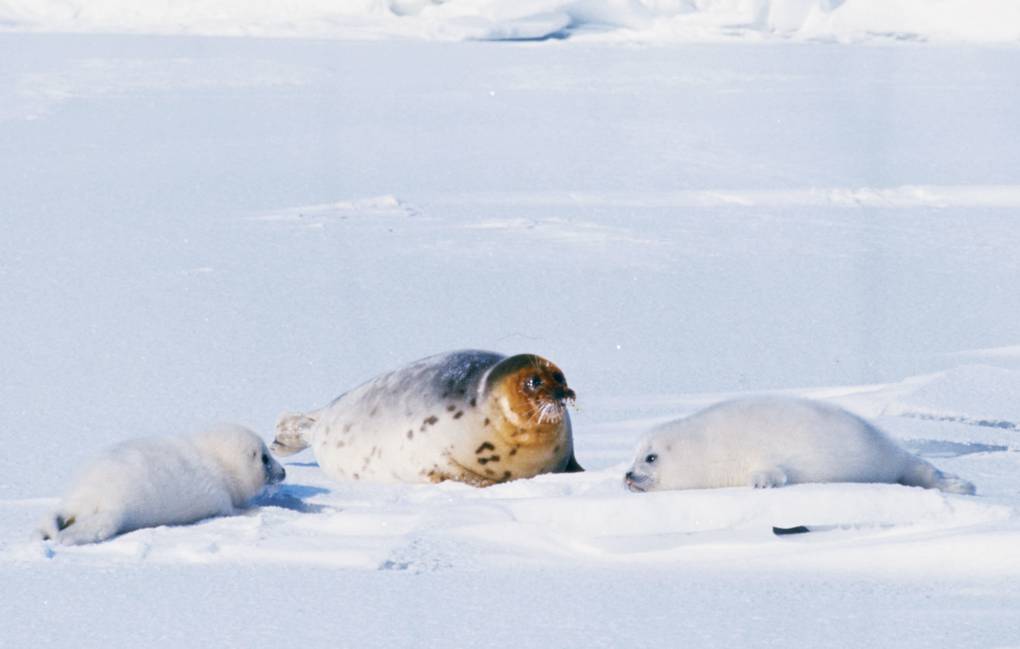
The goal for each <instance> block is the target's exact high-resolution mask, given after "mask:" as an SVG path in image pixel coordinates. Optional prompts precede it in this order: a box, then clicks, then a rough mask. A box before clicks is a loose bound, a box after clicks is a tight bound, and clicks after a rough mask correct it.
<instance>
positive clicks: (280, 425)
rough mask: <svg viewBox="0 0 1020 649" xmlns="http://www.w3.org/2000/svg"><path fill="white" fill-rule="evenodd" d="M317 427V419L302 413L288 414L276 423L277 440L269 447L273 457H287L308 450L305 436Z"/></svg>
mask: <svg viewBox="0 0 1020 649" xmlns="http://www.w3.org/2000/svg"><path fill="white" fill-rule="evenodd" d="M314 425H315V419H312V418H311V417H309V416H307V415H303V414H301V413H294V412H288V413H284V414H283V415H281V416H280V420H279V421H277V422H276V439H275V440H273V444H272V445H271V446H270V447H269V450H271V451H272V452H273V455H278V456H280V457H286V456H287V455H294V454H295V453H297V452H298V451H302V450H304V449H306V448H308V445H309V442H308V440H307V439H306V438H305V434H306V433H307V432H308V431H309V430H311V428H312V426H314Z"/></svg>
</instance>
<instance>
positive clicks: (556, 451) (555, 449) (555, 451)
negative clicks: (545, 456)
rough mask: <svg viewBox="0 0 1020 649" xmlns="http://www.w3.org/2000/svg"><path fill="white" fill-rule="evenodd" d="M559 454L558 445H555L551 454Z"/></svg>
mask: <svg viewBox="0 0 1020 649" xmlns="http://www.w3.org/2000/svg"><path fill="white" fill-rule="evenodd" d="M559 452H560V445H559V444H557V445H556V446H554V447H553V453H559Z"/></svg>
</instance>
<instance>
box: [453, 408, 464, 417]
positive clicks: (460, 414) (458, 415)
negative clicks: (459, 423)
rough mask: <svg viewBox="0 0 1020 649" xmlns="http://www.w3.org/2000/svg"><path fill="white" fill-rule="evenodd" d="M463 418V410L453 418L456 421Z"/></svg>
mask: <svg viewBox="0 0 1020 649" xmlns="http://www.w3.org/2000/svg"><path fill="white" fill-rule="evenodd" d="M463 416H464V411H463V410H458V411H457V412H456V413H454V415H453V418H454V419H460V418H461V417H463Z"/></svg>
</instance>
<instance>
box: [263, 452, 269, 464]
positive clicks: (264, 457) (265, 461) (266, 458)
mask: <svg viewBox="0 0 1020 649" xmlns="http://www.w3.org/2000/svg"><path fill="white" fill-rule="evenodd" d="M262 464H269V456H268V455H266V454H265V453H263V454H262Z"/></svg>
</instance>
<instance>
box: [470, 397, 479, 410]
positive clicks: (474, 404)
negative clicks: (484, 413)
mask: <svg viewBox="0 0 1020 649" xmlns="http://www.w3.org/2000/svg"><path fill="white" fill-rule="evenodd" d="M468 403H470V404H471V407H472V408H474V407H475V406H477V405H478V399H476V398H475V397H471V401H469V402H468Z"/></svg>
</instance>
